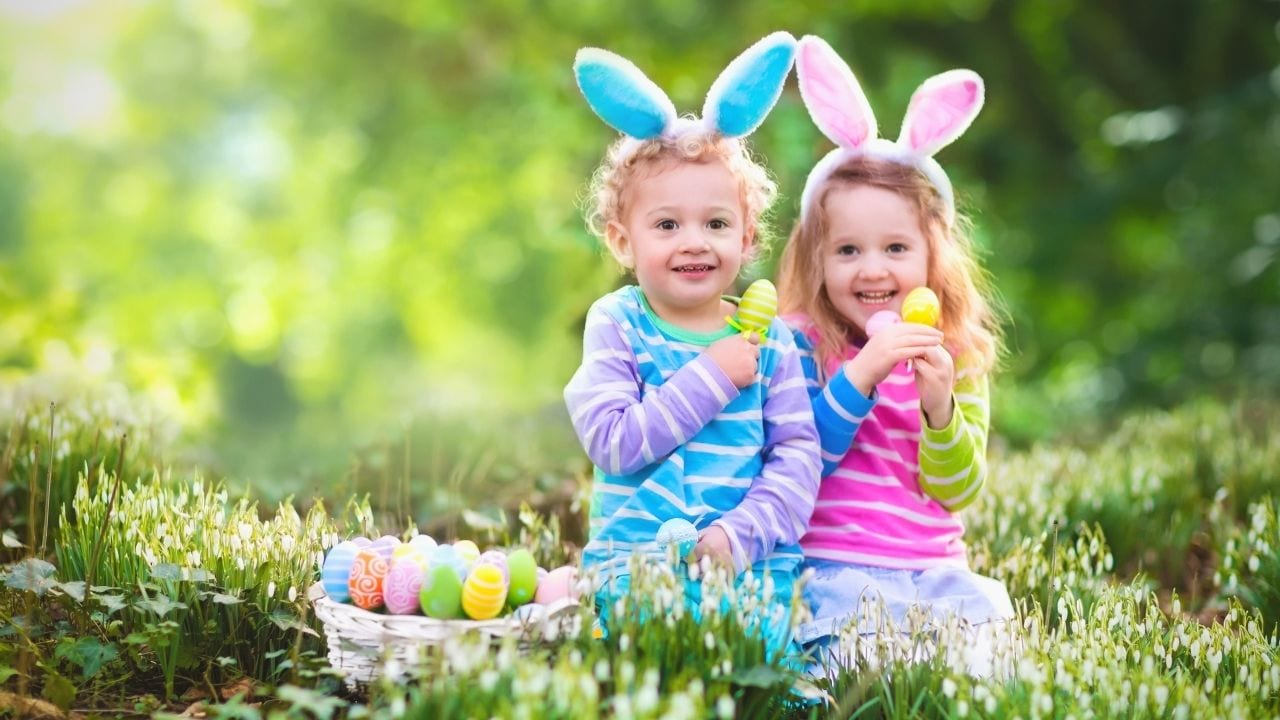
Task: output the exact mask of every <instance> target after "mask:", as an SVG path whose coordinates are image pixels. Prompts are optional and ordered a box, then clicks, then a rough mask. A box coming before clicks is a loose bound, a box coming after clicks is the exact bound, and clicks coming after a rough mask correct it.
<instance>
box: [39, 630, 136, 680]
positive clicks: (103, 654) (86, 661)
mask: <svg viewBox="0 0 1280 720" xmlns="http://www.w3.org/2000/svg"><path fill="white" fill-rule="evenodd" d="M53 655H54V657H56V658H59V659H63V660H67V661H69V662H71V663H72V664H74V665H76V666H78V667H79V668H80V672H81V673H82V674H83V676H84V679H85V680H88V679H89V678H91V677H93V676H94V675H97V674H98V671H99V670H101V669H102V666H103V665H106V664H107V663H109V662H111V661H112V660H115V659H116V658H117V657H119V656H120V651H119V650H116V646H115V645H113V644H111V643H103V642H101V641H100V640H98V639H97V638H95V637H82V638H80V639H79V640H76V641H75V642H72V641H71V639H70V638H63V639H62V641H61V642H59V643H58V647H57V649H56V650H55V651H54V653H53Z"/></svg>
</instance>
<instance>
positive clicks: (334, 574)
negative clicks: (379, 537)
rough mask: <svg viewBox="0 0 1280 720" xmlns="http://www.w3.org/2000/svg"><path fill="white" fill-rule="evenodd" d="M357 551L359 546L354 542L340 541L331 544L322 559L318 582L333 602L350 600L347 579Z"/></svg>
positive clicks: (349, 576)
mask: <svg viewBox="0 0 1280 720" xmlns="http://www.w3.org/2000/svg"><path fill="white" fill-rule="evenodd" d="M357 552H360V548H359V546H357V545H356V544H355V543H353V542H350V541H346V542H340V543H338V544H337V545H334V546H333V549H332V550H330V551H329V555H328V556H327V557H325V559H324V565H323V566H322V567H321V569H320V584H321V585H323V586H324V591H325V593H326V594H328V596H329V599H331V600H333V601H334V602H341V603H344V602H350V601H351V591H350V590H349V589H348V588H347V581H348V580H349V579H350V578H351V563H352V561H354V560H355V559H356V553H357Z"/></svg>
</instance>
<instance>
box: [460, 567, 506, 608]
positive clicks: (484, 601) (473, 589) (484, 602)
mask: <svg viewBox="0 0 1280 720" xmlns="http://www.w3.org/2000/svg"><path fill="white" fill-rule="evenodd" d="M506 602H507V580H506V578H504V577H502V570H500V569H498V568H497V567H495V566H493V565H489V564H488V563H480V564H477V565H475V566H474V567H472V568H471V574H470V575H468V576H467V579H466V582H464V583H462V611H463V612H465V613H466V614H467V617H469V618H471V619H472V620H489V619H492V618H495V617H498V613H500V612H502V607H503V605H505V604H506Z"/></svg>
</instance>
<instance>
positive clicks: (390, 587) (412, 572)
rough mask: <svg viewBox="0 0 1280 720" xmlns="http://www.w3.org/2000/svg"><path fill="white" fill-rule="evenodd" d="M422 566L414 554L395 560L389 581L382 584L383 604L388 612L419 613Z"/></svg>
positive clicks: (392, 563) (397, 613) (389, 574)
mask: <svg viewBox="0 0 1280 720" xmlns="http://www.w3.org/2000/svg"><path fill="white" fill-rule="evenodd" d="M422 575H423V571H422V566H421V565H420V564H418V560H417V558H416V557H414V556H413V555H412V554H411V555H408V556H401V557H397V558H394V559H393V560H392V561H391V569H390V570H389V571H387V579H386V580H385V581H383V583H382V596H383V602H385V603H386V606H387V612H389V613H392V614H395V615H412V614H414V613H416V612H417V611H418V607H419V601H418V593H419V592H420V591H421V590H422Z"/></svg>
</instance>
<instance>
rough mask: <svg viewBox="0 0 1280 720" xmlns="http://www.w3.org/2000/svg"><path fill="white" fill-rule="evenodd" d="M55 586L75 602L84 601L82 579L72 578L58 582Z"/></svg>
mask: <svg viewBox="0 0 1280 720" xmlns="http://www.w3.org/2000/svg"><path fill="white" fill-rule="evenodd" d="M56 587H57V588H58V589H59V590H61V591H62V592H64V593H66V595H67V596H68V597H70V598H72V599H73V600H75V601H76V602H84V590H85V588H84V581H83V580H73V581H71V582H64V583H58V584H57V585H56Z"/></svg>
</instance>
